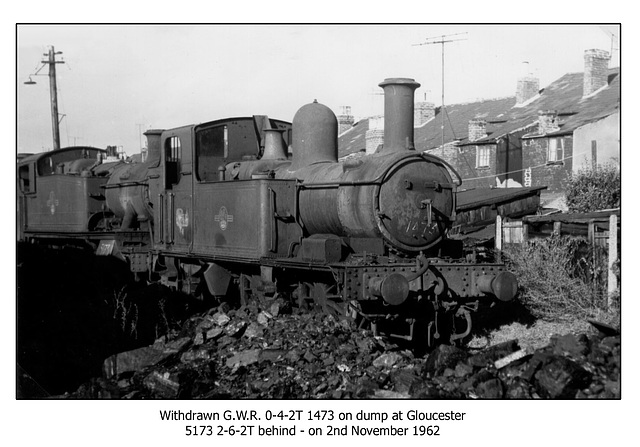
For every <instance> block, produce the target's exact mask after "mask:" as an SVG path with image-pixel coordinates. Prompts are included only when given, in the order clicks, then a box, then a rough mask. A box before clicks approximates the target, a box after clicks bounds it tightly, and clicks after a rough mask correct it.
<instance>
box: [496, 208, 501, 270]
mask: <svg viewBox="0 0 640 447" xmlns="http://www.w3.org/2000/svg"><path fill="white" fill-rule="evenodd" d="M495 248H496V255H497V256H496V257H497V261H498V262H500V260H501V259H502V216H500V215H499V214H498V215H497V216H496V240H495Z"/></svg>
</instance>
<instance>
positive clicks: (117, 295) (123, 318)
mask: <svg viewBox="0 0 640 447" xmlns="http://www.w3.org/2000/svg"><path fill="white" fill-rule="evenodd" d="M125 289H126V287H123V288H121V289H120V290H119V291H118V292H115V291H114V292H113V296H114V310H113V319H114V320H119V321H120V328H121V329H122V332H123V333H127V332H128V334H129V335H131V336H133V337H134V338H138V331H137V326H138V316H139V315H138V305H137V304H136V303H134V302H132V301H131V300H130V299H128V298H129V297H128V294H127V292H126V290H125Z"/></svg>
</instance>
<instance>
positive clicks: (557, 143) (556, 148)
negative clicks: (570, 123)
mask: <svg viewBox="0 0 640 447" xmlns="http://www.w3.org/2000/svg"><path fill="white" fill-rule="evenodd" d="M564 150H565V147H564V138H562V137H554V138H549V139H548V144H547V164H563V163H564V158H565V154H564ZM558 154H560V157H559V158H558ZM552 155H553V156H552Z"/></svg>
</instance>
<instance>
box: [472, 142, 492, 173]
mask: <svg viewBox="0 0 640 447" xmlns="http://www.w3.org/2000/svg"><path fill="white" fill-rule="evenodd" d="M481 153H482V155H481ZM482 161H485V162H486V164H482ZM489 167H491V148H490V147H489V146H476V169H485V168H489Z"/></svg>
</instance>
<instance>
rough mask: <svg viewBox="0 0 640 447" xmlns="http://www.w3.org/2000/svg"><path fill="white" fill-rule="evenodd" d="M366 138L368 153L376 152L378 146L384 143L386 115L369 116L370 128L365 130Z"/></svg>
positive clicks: (366, 150)
mask: <svg viewBox="0 0 640 447" xmlns="http://www.w3.org/2000/svg"><path fill="white" fill-rule="evenodd" d="M364 139H365V152H366V154H367V155H370V154H373V153H375V152H376V150H377V149H378V146H380V145H381V144H383V143H384V116H382V115H380V116H374V117H371V118H369V130H367V131H366V132H365V135H364Z"/></svg>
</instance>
